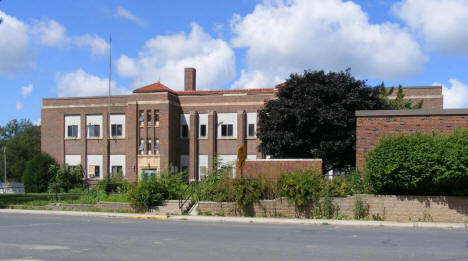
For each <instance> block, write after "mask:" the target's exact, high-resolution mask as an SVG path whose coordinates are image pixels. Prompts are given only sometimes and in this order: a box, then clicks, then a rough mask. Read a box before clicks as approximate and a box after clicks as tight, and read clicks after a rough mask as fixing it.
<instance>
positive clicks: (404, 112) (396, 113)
mask: <svg viewBox="0 0 468 261" xmlns="http://www.w3.org/2000/svg"><path fill="white" fill-rule="evenodd" d="M432 115H468V108H461V109H417V110H369V111H356V117H373V116H376V117H378V116H432Z"/></svg>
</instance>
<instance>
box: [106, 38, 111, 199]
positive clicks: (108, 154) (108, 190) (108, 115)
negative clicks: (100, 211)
mask: <svg viewBox="0 0 468 261" xmlns="http://www.w3.org/2000/svg"><path fill="white" fill-rule="evenodd" d="M111 72H112V35H109V96H108V104H107V133H108V134H107V186H106V192H107V194H110V192H111V186H110V175H111V170H110V167H111V164H110V142H111V134H112V132H111V125H110V106H111Z"/></svg>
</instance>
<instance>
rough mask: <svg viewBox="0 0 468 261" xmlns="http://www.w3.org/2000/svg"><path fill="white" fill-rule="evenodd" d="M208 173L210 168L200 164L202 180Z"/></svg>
mask: <svg viewBox="0 0 468 261" xmlns="http://www.w3.org/2000/svg"><path fill="white" fill-rule="evenodd" d="M207 174H208V168H207V167H206V166H200V174H199V175H200V180H203V179H204V178H205V177H206V175H207Z"/></svg>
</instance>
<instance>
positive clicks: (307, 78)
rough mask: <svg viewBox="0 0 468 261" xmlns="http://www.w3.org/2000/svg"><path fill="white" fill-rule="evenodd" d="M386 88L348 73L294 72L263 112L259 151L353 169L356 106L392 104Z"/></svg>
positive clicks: (326, 168) (274, 155) (276, 156)
mask: <svg viewBox="0 0 468 261" xmlns="http://www.w3.org/2000/svg"><path fill="white" fill-rule="evenodd" d="M379 94H380V89H379V88H371V87H370V86H367V85H366V82H365V81H361V80H357V79H355V78H354V77H353V76H351V74H350V71H349V69H348V70H346V71H342V72H329V73H325V72H324V71H310V70H309V71H305V72H304V74H291V76H290V78H289V79H287V81H286V82H285V84H283V86H281V87H279V88H278V92H277V94H276V96H277V99H273V100H270V101H268V102H266V103H265V106H264V108H262V109H260V110H259V124H258V137H259V138H260V139H261V141H262V142H261V145H260V146H259V150H260V151H261V152H262V153H264V154H267V155H271V156H272V157H273V158H322V159H323V170H324V171H328V170H330V169H334V170H344V171H348V170H351V169H352V168H353V167H354V165H355V159H356V158H355V155H356V148H355V144H356V117H355V111H356V110H379V109H387V108H389V106H388V105H387V104H386V103H385V102H384V100H383V99H381V98H380V97H379Z"/></svg>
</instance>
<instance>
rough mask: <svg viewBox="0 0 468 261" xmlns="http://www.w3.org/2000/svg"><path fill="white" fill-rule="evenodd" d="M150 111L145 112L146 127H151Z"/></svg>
mask: <svg viewBox="0 0 468 261" xmlns="http://www.w3.org/2000/svg"><path fill="white" fill-rule="evenodd" d="M151 115H152V113H151V110H147V111H146V122H148V125H153V121H152V120H151Z"/></svg>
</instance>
